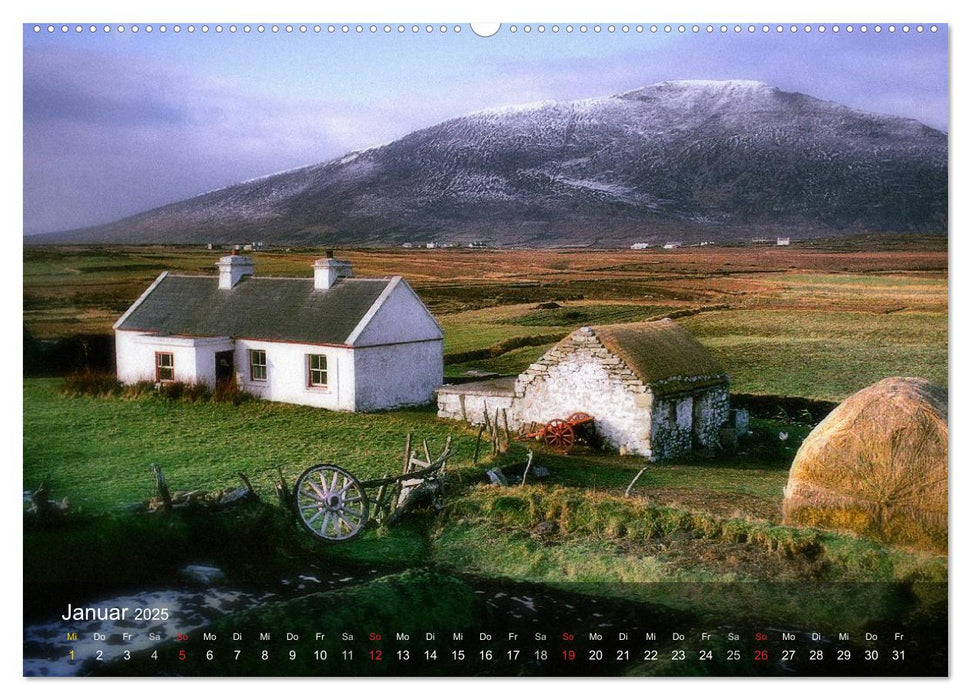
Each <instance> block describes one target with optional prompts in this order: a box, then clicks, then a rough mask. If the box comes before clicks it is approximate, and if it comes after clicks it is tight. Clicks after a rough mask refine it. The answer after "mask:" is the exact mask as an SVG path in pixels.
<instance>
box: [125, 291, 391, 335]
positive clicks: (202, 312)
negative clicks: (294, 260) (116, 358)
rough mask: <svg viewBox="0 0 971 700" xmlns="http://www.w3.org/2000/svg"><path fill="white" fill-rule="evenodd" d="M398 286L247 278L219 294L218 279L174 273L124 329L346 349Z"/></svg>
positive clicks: (148, 296) (142, 303) (137, 305)
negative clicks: (375, 307)
mask: <svg viewBox="0 0 971 700" xmlns="http://www.w3.org/2000/svg"><path fill="white" fill-rule="evenodd" d="M393 283H394V279H390V278H389V279H366V278H347V279H342V280H340V281H338V282H337V283H336V284H335V285H334V286H333V287H331V288H330V289H314V280H313V279H312V278H306V279H303V278H301V279H287V278H279V277H245V278H243V279H242V280H241V281H239V282H238V283H237V284H236V285H235V286H234V287H233V288H232V289H219V278H218V277H200V276H195V277H193V276H183V275H166V276H165V277H163V278H161V279H160V280H159V281H158V282H157V283H156V285H155V286H154V288H151V289H150V290H149V291H148V292H147V293H146V295H145V296H144V297H143V298H142V299H141V300H140V301H138V302H136V303H135V306H134V307H133V308H132V309H131V310H130V311H129V313H128V315H127V316H125V317H123V318H122V320H121V322H120V323H118V324H117V325H116V328H117V329H118V330H125V331H128V330H131V331H142V332H149V333H158V334H160V335H186V336H203V337H213V336H215V337H218V336H230V337H239V338H254V339H259V340H283V341H293V342H304V343H312V344H326V345H342V344H344V343H345V342H346V341H347V338H348V336H350V335H351V333H352V332H353V330H354V329H355V328H356V327H357V325H358V323H360V321H361V320H362V319H363V318H364V316H365V314H367V312H368V310H369V309H370V308H371V307H372V306H373V305H374V303H375V302H376V301H377V300H378V297H380V296H381V293H382V292H384V290H385V289H387V288H388V287H390V286H391V285H392V284H393Z"/></svg>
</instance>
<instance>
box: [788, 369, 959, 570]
mask: <svg viewBox="0 0 971 700" xmlns="http://www.w3.org/2000/svg"><path fill="white" fill-rule="evenodd" d="M783 515H784V518H785V522H786V523H789V524H798V525H809V526H813V527H823V528H833V529H839V530H851V531H853V532H857V533H860V534H862V535H865V536H867V537H871V538H873V539H875V540H878V541H881V542H886V543H891V544H900V545H906V546H913V547H918V548H922V549H931V550H934V551H940V552H946V551H947V391H946V390H945V389H943V388H941V387H939V386H936V385H934V384H931V383H930V382H929V381H927V380H926V379H920V378H908V377H891V378H889V379H883V380H881V381H879V382H877V383H876V384H873V385H872V386H869V387H867V388H866V389H863V390H861V391H858V392H857V393H855V394H853V395H852V396H850V397H849V398H848V399H846V400H845V401H844V402H843V403H841V404H840V405H839V406H837V407H836V408H835V409H834V410H833V411H832V412H831V413H830V414H829V415H828V416H827V417H826V418H825V420H823V422H822V423H820V424H819V425H818V426H816V428H815V429H814V430H813V431H812V432H811V433H810V434H809V436H808V437H807V438H806V440H805V442H803V444H802V446H801V447H800V448H799V451H798V452H797V453H796V458H795V460H794V461H793V463H792V469H791V470H790V472H789V483H788V484H787V485H786V488H785V500H784V501H783Z"/></svg>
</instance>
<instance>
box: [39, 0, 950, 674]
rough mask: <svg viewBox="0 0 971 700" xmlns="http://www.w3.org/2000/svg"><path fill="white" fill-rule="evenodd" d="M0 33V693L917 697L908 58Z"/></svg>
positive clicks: (941, 360) (922, 323)
mask: <svg viewBox="0 0 971 700" xmlns="http://www.w3.org/2000/svg"><path fill="white" fill-rule="evenodd" d="M271 9H272V8H271ZM917 14H919V9H918V12H917ZM22 36H23V272H24V274H23V360H24V362H23V479H22V481H23V552H24V555H23V569H24V578H23V583H24V599H23V605H24V611H23V612H24V614H23V624H24V629H23V675H24V676H29V677H89V676H98V677H103V676H128V677H142V678H144V677H159V676H192V677H227V676H245V677H251V676H277V677H297V676H304V677H344V676H354V677H373V676H381V677H386V676H430V677H469V676H501V677H533V676H583V677H587V676H603V677H608V676H609V677H620V676H623V677H647V676H759V677H761V676H772V677H787V678H802V677H821V676H825V677H829V676H850V677H874V676H880V677H886V676H905V677H909V676H932V677H939V676H944V677H946V676H947V675H948V674H949V665H948V631H949V628H948V133H949V124H948V109H949V102H948V27H947V25H946V24H944V23H937V24H935V23H928V22H924V23H921V22H910V23H888V22H880V21H877V22H867V23H854V24H846V23H814V24H803V23H796V24H792V23H782V24H779V23H750V22H745V23H684V24H680V23H650V22H641V23H634V22H629V23H625V22H613V23H611V22H605V23H596V22H588V23H563V22H560V23H556V22H545V23H544V22H534V23H503V24H493V25H488V24H476V25H470V24H456V23H442V22H435V23H427V22H424V23H349V24H345V23H299V22H293V23H286V22H273V21H267V22H264V23H259V22H252V23H239V22H237V23H234V22H231V21H225V22H209V23H198V22H197V23H192V22H188V23H178V22H172V23H162V24H155V23H131V22H125V21H117V22H103V21H102V22H98V23H94V24H75V23H56V22H55V23H48V22H44V23H30V22H28V23H27V24H24V25H23V27H22Z"/></svg>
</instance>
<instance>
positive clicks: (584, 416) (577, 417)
mask: <svg viewBox="0 0 971 700" xmlns="http://www.w3.org/2000/svg"><path fill="white" fill-rule="evenodd" d="M588 420H592V419H591V417H590V414H589V413H584V412H583V411H577V412H576V413H574V414H572V415H571V416H570V417H569V418H567V419H566V422H567V423H570V424H571V425H576V424H577V423H581V422H584V421H588Z"/></svg>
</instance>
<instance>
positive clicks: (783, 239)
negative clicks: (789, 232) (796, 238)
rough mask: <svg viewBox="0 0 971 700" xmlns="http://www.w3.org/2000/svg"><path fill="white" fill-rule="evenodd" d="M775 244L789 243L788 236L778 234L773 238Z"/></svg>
mask: <svg viewBox="0 0 971 700" xmlns="http://www.w3.org/2000/svg"><path fill="white" fill-rule="evenodd" d="M775 244H776V245H789V237H788V236H779V237H778V238H776V239H775Z"/></svg>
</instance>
